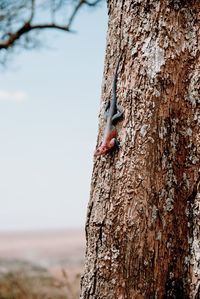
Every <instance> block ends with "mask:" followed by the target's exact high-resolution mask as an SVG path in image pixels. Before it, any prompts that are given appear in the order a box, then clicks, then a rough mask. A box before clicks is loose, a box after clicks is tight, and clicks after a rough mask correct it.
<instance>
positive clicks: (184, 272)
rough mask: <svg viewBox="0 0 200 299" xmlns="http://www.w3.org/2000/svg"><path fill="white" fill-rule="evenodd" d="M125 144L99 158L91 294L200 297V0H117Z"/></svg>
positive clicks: (88, 297)
mask: <svg viewBox="0 0 200 299" xmlns="http://www.w3.org/2000/svg"><path fill="white" fill-rule="evenodd" d="M108 13H109V24H108V33H107V48H106V58H105V69H104V78H103V85H102V101H101V109H100V126H99V137H98V141H97V143H98V145H99V144H100V143H101V140H102V134H103V129H104V125H105V122H104V119H103V114H104V110H105V106H106V103H107V101H108V100H109V98H110V94H111V87H112V79H113V73H114V70H115V66H116V63H117V61H118V59H119V56H120V54H121V53H122V58H121V63H120V67H119V75H118V83H117V97H118V102H119V103H120V105H121V106H122V107H123V110H124V118H123V120H122V121H121V122H119V123H118V124H117V130H118V132H119V137H118V138H119V141H120V149H119V150H117V151H115V152H113V153H109V154H107V155H105V156H100V157H97V158H95V159H94V170H93V176H92V186H91V198H90V202H89V206H88V214H87V222H86V238H87V250H86V260H85V271H84V275H83V277H82V288H81V289H82V290H81V298H82V299H125V298H127V299H142V298H155V299H156V298H157V299H159V298H180V299H184V298H195V299H197V298H200V239H199V237H200V226H199V224H200V190H199V185H200V164H199V161H200V160H199V159H200V130H199V129H200V55H199V54H200V51H199V50H200V1H190V0H188V1H183V0H180V1H179V0H108Z"/></svg>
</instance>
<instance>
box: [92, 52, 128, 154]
mask: <svg viewBox="0 0 200 299" xmlns="http://www.w3.org/2000/svg"><path fill="white" fill-rule="evenodd" d="M120 60H121V55H120V58H119V60H118V62H117V66H116V69H115V73H114V76H113V84H112V98H111V99H110V101H109V102H108V104H107V106H106V109H105V115H104V116H105V120H106V125H105V130H104V137H103V141H102V144H101V145H100V146H99V147H98V148H97V150H96V151H95V153H94V155H95V156H101V155H105V154H107V153H108V152H109V151H111V150H113V149H114V148H116V147H118V146H119V141H118V140H117V129H116V127H115V124H116V122H117V121H118V120H119V119H120V118H121V117H122V116H123V112H122V109H121V108H120V107H119V106H118V105H117V76H118V69H119V64H120Z"/></svg>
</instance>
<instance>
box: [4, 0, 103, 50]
mask: <svg viewBox="0 0 200 299" xmlns="http://www.w3.org/2000/svg"><path fill="white" fill-rule="evenodd" d="M101 1H103V0H95V1H87V0H79V1H74V0H72V3H75V2H76V5H75V4H74V8H73V9H72V12H71V15H70V16H69V18H68V21H66V22H65V23H64V24H63V23H59V22H56V21H55V19H54V17H55V14H57V13H58V11H61V8H62V7H65V6H66V7H68V4H69V3H68V1H65V0H59V1H56V0H52V2H51V3H52V5H51V8H50V13H51V12H52V14H53V15H52V18H50V21H49V22H48V21H47V22H44V23H38V24H37V23H36V24H34V23H33V19H34V21H35V22H36V21H37V20H36V19H37V17H36V11H38V10H40V9H46V8H48V6H49V2H48V1H44V2H42V5H40V4H38V6H37V3H38V2H37V0H29V1H25V0H21V2H20V1H19V0H18V1H13V0H12V1H11V0H7V1H5V4H4V10H2V9H1V23H0V35H1V38H0V50H2V49H5V50H7V49H9V48H11V47H12V46H14V45H15V43H16V41H17V40H19V39H20V38H21V37H22V36H24V35H26V34H28V33H30V32H31V31H34V30H43V29H57V30H62V31H65V32H71V33H72V32H74V31H73V30H71V26H72V23H73V21H74V19H75V17H76V16H77V14H78V12H79V10H80V9H81V7H82V6H83V5H86V6H90V7H91V6H95V5H97V4H98V3H99V2H101ZM0 8H1V7H0ZM29 10H30V13H29ZM22 12H23V13H22ZM28 15H29V16H28ZM37 15H38V12H37ZM58 19H60V18H58ZM14 28H18V29H17V30H16V31H15V30H14ZM27 40H28V39H27Z"/></svg>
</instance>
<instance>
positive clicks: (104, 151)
mask: <svg viewBox="0 0 200 299" xmlns="http://www.w3.org/2000/svg"><path fill="white" fill-rule="evenodd" d="M108 151H109V148H108V147H107V145H103V144H102V145H101V146H100V147H98V149H97V150H96V151H95V153H94V155H95V156H101V155H105V154H107V152H108Z"/></svg>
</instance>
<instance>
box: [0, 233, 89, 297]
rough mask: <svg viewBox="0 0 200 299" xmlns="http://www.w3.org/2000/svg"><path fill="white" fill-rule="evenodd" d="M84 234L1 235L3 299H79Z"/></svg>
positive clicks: (0, 262) (0, 263)
mask: <svg viewBox="0 0 200 299" xmlns="http://www.w3.org/2000/svg"><path fill="white" fill-rule="evenodd" d="M84 250H85V237H84V232H83V231H78V230H63V231H44V232H23V233H0V299H11V298H12V299H25V298H26V299H29V298H30V299H47V298H48V299H77V298H78V294H79V283H80V274H81V272H82V269H83V259H84Z"/></svg>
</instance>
